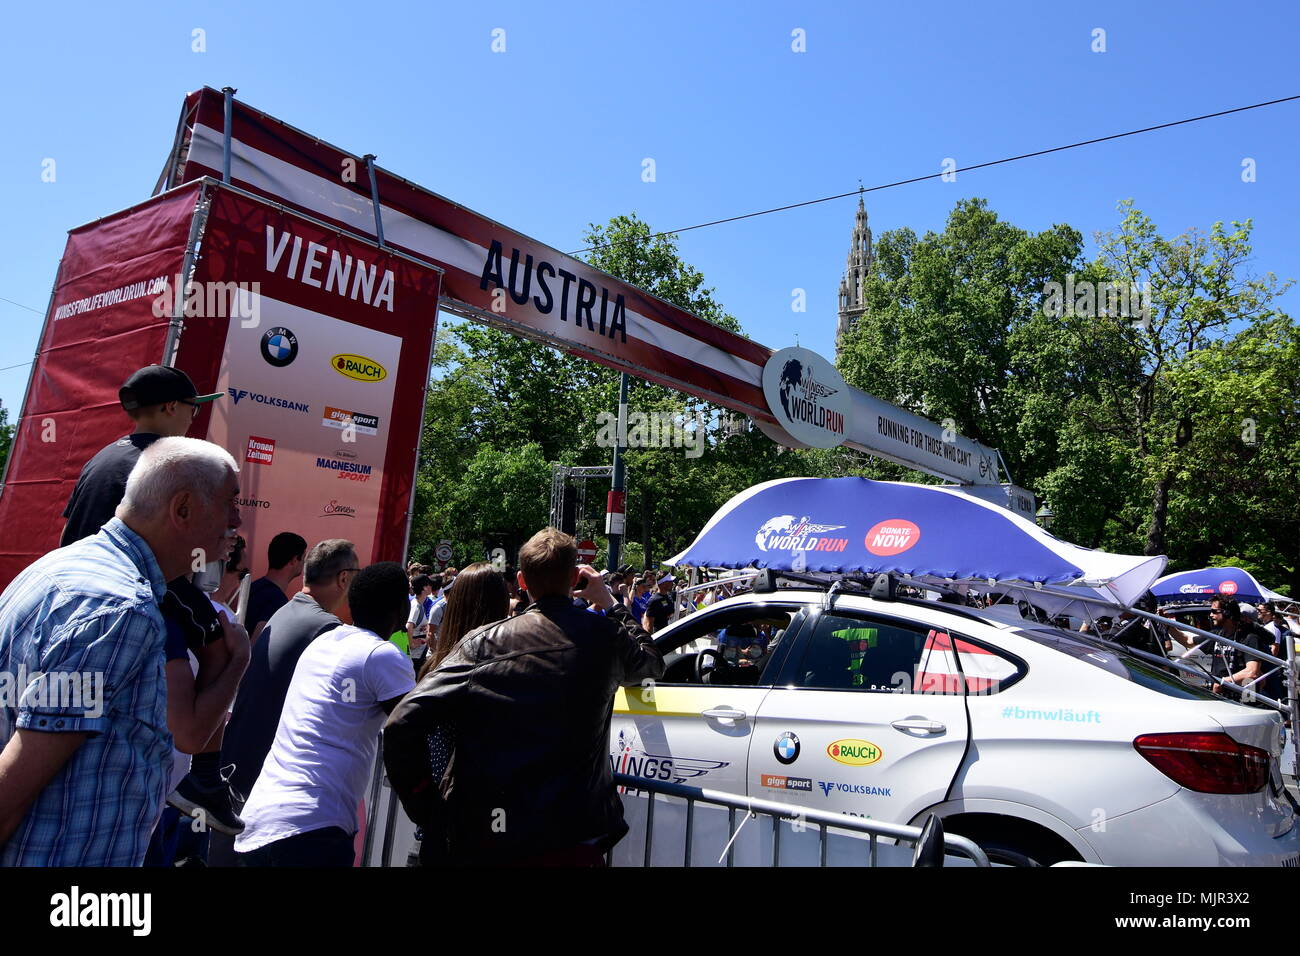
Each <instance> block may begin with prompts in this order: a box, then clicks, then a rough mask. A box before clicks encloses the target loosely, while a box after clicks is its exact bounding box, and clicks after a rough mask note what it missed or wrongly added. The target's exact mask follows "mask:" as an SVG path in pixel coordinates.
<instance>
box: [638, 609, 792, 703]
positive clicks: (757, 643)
mask: <svg viewBox="0 0 1300 956" xmlns="http://www.w3.org/2000/svg"><path fill="white" fill-rule="evenodd" d="M798 615H799V609H798V608H797V607H794V606H770V607H743V608H733V609H731V610H729V611H726V612H722V613H714V614H708V615H703V616H701V618H699V619H698V620H694V621H691V622H690V623H688V624H686V625H684V626H682V627H680V628H678V629H677V631H675V632H674V640H673V645H674V648H673V651H672V652H670V656H669V657H668V658H667V660H668V666H667V669H666V670H665V672H664V676H663V678H662V679H661V680H660V683H661V684H676V683H695V682H696V678H697V671H696V657H697V656H698V655H699V654H700V652H703V651H706V652H709V653H710V654H716V655H717V657H716V658H714V659H712V660H709V661H705V662H704V664H705V665H706V669H707V670H710V671H712V672H714V676H715V677H716V682H717V683H728V684H757V683H759V682H760V681H761V680H762V677H763V675H764V674H765V673H766V672H767V671H768V669H769V667H768V665H770V664H771V662H772V659H773V658H774V657H775V656H776V655H777V652H778V650H780V651H784V647H785V645H786V644H787V633H788V632H789V631H790V630H791V629H792V628H793V626H794V624H795V622H796V620H797V618H798Z"/></svg>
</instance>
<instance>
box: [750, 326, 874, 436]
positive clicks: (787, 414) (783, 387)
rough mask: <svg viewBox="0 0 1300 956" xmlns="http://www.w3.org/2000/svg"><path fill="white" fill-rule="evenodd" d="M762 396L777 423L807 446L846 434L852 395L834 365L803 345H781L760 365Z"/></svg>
mask: <svg viewBox="0 0 1300 956" xmlns="http://www.w3.org/2000/svg"><path fill="white" fill-rule="evenodd" d="M763 397H764V398H765V399H766V401H767V406H768V410H769V411H771V413H772V415H773V416H774V417H775V418H776V421H777V424H778V425H779V426H780V427H781V429H782V430H783V431H785V432H786V434H788V435H789V436H790V437H791V438H793V439H794V440H795V441H796V442H798V443H800V444H801V445H803V446H806V447H809V448H834V447H835V446H836V445H839V444H841V443H842V442H843V441H844V439H845V438H847V437H848V413H849V410H850V407H851V405H852V396H851V395H850V393H849V389H848V386H847V385H845V384H844V379H843V378H841V377H840V373H839V372H838V371H837V370H836V368H835V366H834V365H832V364H831V363H830V362H828V361H826V360H825V359H824V358H822V357H821V356H820V355H818V354H817V353H816V352H812V351H809V350H808V349H804V348H797V347H796V348H790V349H781V351H779V352H774V353H772V355H771V357H770V358H768V360H767V362H766V364H765V365H764V366H763Z"/></svg>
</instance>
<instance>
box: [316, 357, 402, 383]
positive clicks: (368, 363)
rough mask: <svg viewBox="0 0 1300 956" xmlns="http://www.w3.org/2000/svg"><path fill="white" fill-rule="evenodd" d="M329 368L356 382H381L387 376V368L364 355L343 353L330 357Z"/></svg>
mask: <svg viewBox="0 0 1300 956" xmlns="http://www.w3.org/2000/svg"><path fill="white" fill-rule="evenodd" d="M330 368H332V369H334V371H336V372H338V373H339V374H340V375H343V376H345V377H347V378H351V379H356V380H357V381H358V382H382V381H383V380H384V379H386V378H388V370H387V369H386V368H384V367H383V366H382V365H380V364H379V363H378V362H376V361H375V360H374V359H372V358H366V357H365V356H364V355H351V354H346V353H345V354H343V355H336V356H334V357H333V358H332V359H330Z"/></svg>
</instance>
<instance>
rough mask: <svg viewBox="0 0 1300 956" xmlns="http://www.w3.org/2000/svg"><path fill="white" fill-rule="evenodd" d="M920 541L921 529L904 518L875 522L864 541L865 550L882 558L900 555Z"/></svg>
mask: <svg viewBox="0 0 1300 956" xmlns="http://www.w3.org/2000/svg"><path fill="white" fill-rule="evenodd" d="M920 540H921V529H920V528H918V527H917V526H916V524H915V523H914V522H911V521H908V520H907V519H906V518H890V519H889V520H887V521H880V522H877V523H876V524H875V525H873V526H872V528H871V530H870V531H868V532H867V536H866V538H865V539H864V541H865V544H866V546H867V550H868V551H870V552H871V553H872V554H878V555H881V556H882V557H888V556H889V555H891V554H902V553H903V552H904V551H907V550H908V549H910V548H913V547H915V546H916V543H917V542H918V541H920Z"/></svg>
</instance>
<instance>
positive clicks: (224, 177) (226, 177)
mask: <svg viewBox="0 0 1300 956" xmlns="http://www.w3.org/2000/svg"><path fill="white" fill-rule="evenodd" d="M238 92H239V91H238V90H237V89H235V88H234V87H233V86H223V87H222V88H221V94H222V95H223V96H224V97H225V102H224V103H223V104H222V105H223V106H224V107H225V119H226V122H225V127H226V130H225V132H224V133H223V134H222V135H221V181H222V182H223V183H228V182H230V140H231V134H232V133H233V130H232V128H231V121H232V119H233V117H234V113H235V94H236V93H238Z"/></svg>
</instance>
